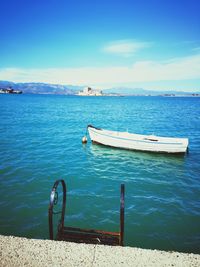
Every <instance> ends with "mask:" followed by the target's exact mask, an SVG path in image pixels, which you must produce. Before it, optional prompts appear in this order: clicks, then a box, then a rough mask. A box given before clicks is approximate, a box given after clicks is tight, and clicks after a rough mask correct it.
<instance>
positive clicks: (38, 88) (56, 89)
mask: <svg viewBox="0 0 200 267" xmlns="http://www.w3.org/2000/svg"><path fill="white" fill-rule="evenodd" d="M0 93H2V94H21V93H24V94H53V95H77V96H120V97H122V96H147V97H148V96H162V97H200V90H199V91H197V90H194V91H191V92H183V91H175V90H165V91H164V90H163V91H157V90H147V89H143V88H127V87H120V88H117V87H116V88H108V89H104V90H100V89H93V88H91V87H89V86H84V85H83V86H75V85H61V84H49V83H33V82H29V83H14V82H10V81H0Z"/></svg>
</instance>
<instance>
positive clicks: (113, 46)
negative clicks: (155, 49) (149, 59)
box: [103, 40, 151, 57]
mask: <svg viewBox="0 0 200 267" xmlns="http://www.w3.org/2000/svg"><path fill="white" fill-rule="evenodd" d="M149 46H151V43H148V42H138V41H133V40H119V41H114V42H110V43H108V44H107V45H106V46H105V47H103V51H104V52H107V53H111V54H116V55H120V56H126V57H128V56H132V55H134V54H135V53H136V52H138V51H139V50H141V49H143V48H147V47H149Z"/></svg>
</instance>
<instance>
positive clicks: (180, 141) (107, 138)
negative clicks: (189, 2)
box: [88, 125, 189, 153]
mask: <svg viewBox="0 0 200 267" xmlns="http://www.w3.org/2000/svg"><path fill="white" fill-rule="evenodd" d="M88 132H89V135H90V138H91V140H92V142H94V143H98V144H102V145H105V146H111V147H117V148H122V149H131V150H141V151H151V152H161V153H185V152H186V151H187V148H188V144H189V141H188V138H173V137H160V136H155V135H141V134H132V133H128V132H116V131H108V130H104V129H100V128H96V127H94V126H92V125H88Z"/></svg>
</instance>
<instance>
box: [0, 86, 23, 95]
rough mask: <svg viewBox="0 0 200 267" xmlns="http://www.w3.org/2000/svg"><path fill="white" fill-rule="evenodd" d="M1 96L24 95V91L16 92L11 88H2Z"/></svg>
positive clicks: (0, 89)
mask: <svg viewBox="0 0 200 267" xmlns="http://www.w3.org/2000/svg"><path fill="white" fill-rule="evenodd" d="M0 94H22V91H19V90H14V89H12V88H11V87H8V88H0Z"/></svg>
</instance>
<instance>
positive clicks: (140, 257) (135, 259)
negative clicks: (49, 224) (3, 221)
mask: <svg viewBox="0 0 200 267" xmlns="http://www.w3.org/2000/svg"><path fill="white" fill-rule="evenodd" d="M0 266H1V267H19V266H20V267H21V266H31V267H39V266H41V267H47V266H65V267H66V266H67V267H68V266H84V267H97V266H99V267H100V266H102V267H103V266H111V267H112V266H114V267H121V266H122V267H129V266H148V267H149V266H157V267H158V266H159V267H161V266H180V267H188V266H192V267H195V266H196V267H197V266H198V267H199V266H200V255H198V254H186V253H178V252H165V251H159V250H148V249H140V248H132V247H110V246H103V245H86V244H75V243H69V242H61V241H51V240H37V239H27V238H19V237H13V236H2V235H0Z"/></svg>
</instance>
